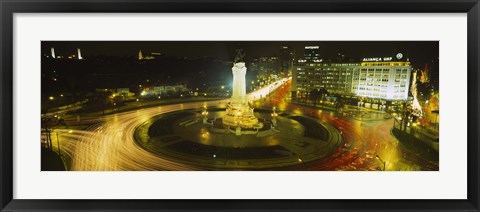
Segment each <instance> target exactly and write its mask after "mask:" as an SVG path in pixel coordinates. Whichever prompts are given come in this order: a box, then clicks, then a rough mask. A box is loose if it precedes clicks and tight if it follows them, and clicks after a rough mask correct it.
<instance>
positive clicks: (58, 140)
mask: <svg viewBox="0 0 480 212" xmlns="http://www.w3.org/2000/svg"><path fill="white" fill-rule="evenodd" d="M72 132H73V130H69V131H68V132H65V133H72ZM56 133H57V143H58V155H60V156H62V153H61V152H60V139H59V138H58V136H59V135H62V134H65V133H58V132H56Z"/></svg>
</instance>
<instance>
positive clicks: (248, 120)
mask: <svg viewBox="0 0 480 212" xmlns="http://www.w3.org/2000/svg"><path fill="white" fill-rule="evenodd" d="M246 72H247V68H246V67H245V63H244V62H239V63H235V64H234V66H233V67H232V73H233V92H232V98H231V102H230V103H229V104H228V105H227V111H226V114H225V115H224V116H223V118H222V123H223V124H224V125H225V126H227V127H233V128H235V129H236V131H238V127H240V128H241V129H260V128H262V127H263V124H262V123H260V122H259V121H258V118H257V117H255V115H254V114H253V108H251V107H250V106H249V105H248V101H247V95H246V86H245V74H246ZM235 134H238V132H236V133H235Z"/></svg>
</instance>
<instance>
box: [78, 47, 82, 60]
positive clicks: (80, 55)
mask: <svg viewBox="0 0 480 212" xmlns="http://www.w3.org/2000/svg"><path fill="white" fill-rule="evenodd" d="M77 54H78V59H79V60H81V59H83V57H82V52H80V49H79V48H78V49H77Z"/></svg>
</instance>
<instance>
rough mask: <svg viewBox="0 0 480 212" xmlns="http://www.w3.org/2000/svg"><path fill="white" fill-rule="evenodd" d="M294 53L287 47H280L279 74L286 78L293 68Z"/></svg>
mask: <svg viewBox="0 0 480 212" xmlns="http://www.w3.org/2000/svg"><path fill="white" fill-rule="evenodd" d="M294 60H295V52H294V50H293V49H292V48H291V47H289V46H282V47H281V49H280V73H279V74H283V75H284V76H287V74H288V72H290V71H291V69H292V67H293V62H294Z"/></svg>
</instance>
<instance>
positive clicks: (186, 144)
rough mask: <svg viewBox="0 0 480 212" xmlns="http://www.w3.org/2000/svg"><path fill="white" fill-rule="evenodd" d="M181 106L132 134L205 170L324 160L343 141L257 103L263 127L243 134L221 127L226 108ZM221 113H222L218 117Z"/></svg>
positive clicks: (321, 126) (325, 127)
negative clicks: (190, 107)
mask: <svg viewBox="0 0 480 212" xmlns="http://www.w3.org/2000/svg"><path fill="white" fill-rule="evenodd" d="M207 111H208V117H207V120H206V121H204V118H205V109H204V110H201V109H190V110H181V111H176V112H171V113H166V114H161V115H158V116H155V117H152V118H151V119H149V120H148V121H146V122H144V123H142V124H140V125H139V126H138V127H137V128H136V130H135V134H134V138H135V141H136V144H137V145H138V146H140V147H141V148H143V149H145V150H147V151H149V152H151V153H153V154H155V155H157V156H159V157H162V158H164V159H167V160H171V161H174V162H178V163H183V164H188V165H191V166H195V167H198V168H201V169H207V170H265V169H267V170H268V169H272V168H281V167H292V166H302V165H304V163H308V162H312V161H316V160H319V159H322V158H324V157H326V156H328V155H330V154H332V152H334V151H335V150H337V149H338V148H340V147H341V146H343V144H344V142H343V138H342V135H341V134H340V132H339V131H338V130H337V129H336V128H335V127H333V126H331V125H330V124H328V123H325V122H321V121H319V120H317V119H314V118H311V117H308V116H299V115H291V114H288V113H284V112H283V113H278V116H277V117H276V123H275V124H273V123H272V122H271V120H270V116H271V114H272V110H269V109H264V108H259V109H256V110H255V116H256V117H258V118H259V121H261V122H262V123H263V125H264V126H263V127H262V128H261V129H259V130H258V132H257V133H254V134H242V135H241V136H238V135H235V134H234V133H230V132H227V130H228V129H227V128H221V127H219V126H220V125H218V124H219V123H221V117H223V116H224V115H225V108H219V107H211V108H208V109H207ZM219 117H220V118H219Z"/></svg>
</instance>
